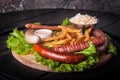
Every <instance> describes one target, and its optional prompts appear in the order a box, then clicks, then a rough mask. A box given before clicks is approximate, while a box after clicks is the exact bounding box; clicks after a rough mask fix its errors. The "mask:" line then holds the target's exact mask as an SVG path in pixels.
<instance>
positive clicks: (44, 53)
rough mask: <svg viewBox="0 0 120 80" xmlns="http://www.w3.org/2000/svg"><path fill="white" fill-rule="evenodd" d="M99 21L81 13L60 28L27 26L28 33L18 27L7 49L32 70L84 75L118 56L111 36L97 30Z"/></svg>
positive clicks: (33, 24) (35, 24) (64, 22)
mask: <svg viewBox="0 0 120 80" xmlns="http://www.w3.org/2000/svg"><path fill="white" fill-rule="evenodd" d="M97 22H98V19H97V18H95V17H92V16H90V15H88V14H80V13H78V14H76V15H75V16H73V17H71V18H66V19H64V20H63V22H62V23H61V24H59V25H56V26H55V25H54V26H49V25H42V24H41V23H39V22H35V23H27V24H25V27H26V28H27V30H26V31H25V32H23V31H19V30H17V28H16V29H14V30H13V32H12V33H10V36H9V37H8V40H7V41H6V42H7V47H8V48H9V49H11V51H12V55H13V56H14V57H15V58H16V59H17V60H18V61H19V62H21V63H22V64H24V65H26V66H28V67H31V68H34V69H37V70H43V71H49V72H82V71H84V70H86V69H90V68H95V67H98V66H101V65H103V64H105V63H106V62H107V61H109V60H110V59H111V57H112V54H116V47H115V46H114V45H113V44H112V42H111V39H110V37H109V36H108V35H107V34H105V33H104V32H103V31H101V30H100V29H97V28H95V24H97ZM76 24H77V26H76ZM15 53H16V54H15Z"/></svg>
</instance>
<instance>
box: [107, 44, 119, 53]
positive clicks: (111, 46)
mask: <svg viewBox="0 0 120 80" xmlns="http://www.w3.org/2000/svg"><path fill="white" fill-rule="evenodd" d="M107 52H111V53H113V54H115V55H116V54H117V48H116V47H115V46H114V45H113V44H111V43H109V44H108V50H107Z"/></svg>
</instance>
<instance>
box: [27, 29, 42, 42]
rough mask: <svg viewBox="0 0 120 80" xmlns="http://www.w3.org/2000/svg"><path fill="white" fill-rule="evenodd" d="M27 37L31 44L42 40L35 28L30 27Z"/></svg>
mask: <svg viewBox="0 0 120 80" xmlns="http://www.w3.org/2000/svg"><path fill="white" fill-rule="evenodd" d="M25 39H26V41H27V42H28V43H30V44H35V43H39V42H40V40H41V39H40V37H39V36H37V35H34V29H28V30H27V31H26V33H25Z"/></svg>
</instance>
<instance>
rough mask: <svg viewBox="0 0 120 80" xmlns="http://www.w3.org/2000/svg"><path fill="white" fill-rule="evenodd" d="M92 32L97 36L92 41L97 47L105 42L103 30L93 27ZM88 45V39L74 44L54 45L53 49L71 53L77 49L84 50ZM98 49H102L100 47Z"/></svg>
mask: <svg viewBox="0 0 120 80" xmlns="http://www.w3.org/2000/svg"><path fill="white" fill-rule="evenodd" d="M92 34H93V35H94V36H95V38H92V39H91V40H90V41H92V42H93V44H94V45H95V46H96V47H97V46H101V45H102V44H103V43H104V42H105V35H104V33H103V32H102V31H101V30H99V29H93V33H92ZM88 47H89V43H88V41H87V42H79V43H76V44H72V45H65V46H61V47H54V48H53V50H54V51H57V52H64V53H71V52H75V51H80V50H84V49H86V48H88ZM98 49H100V47H99V48H98Z"/></svg>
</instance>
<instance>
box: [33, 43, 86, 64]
mask: <svg viewBox="0 0 120 80" xmlns="http://www.w3.org/2000/svg"><path fill="white" fill-rule="evenodd" d="M33 49H34V50H35V51H36V52H38V53H39V54H40V55H41V56H43V57H45V58H49V59H52V60H55V61H58V62H62V63H68V64H73V63H80V62H82V61H83V60H85V56H84V55H83V54H69V53H59V52H55V51H52V50H49V49H47V48H44V47H43V46H41V45H39V44H34V45H33Z"/></svg>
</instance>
